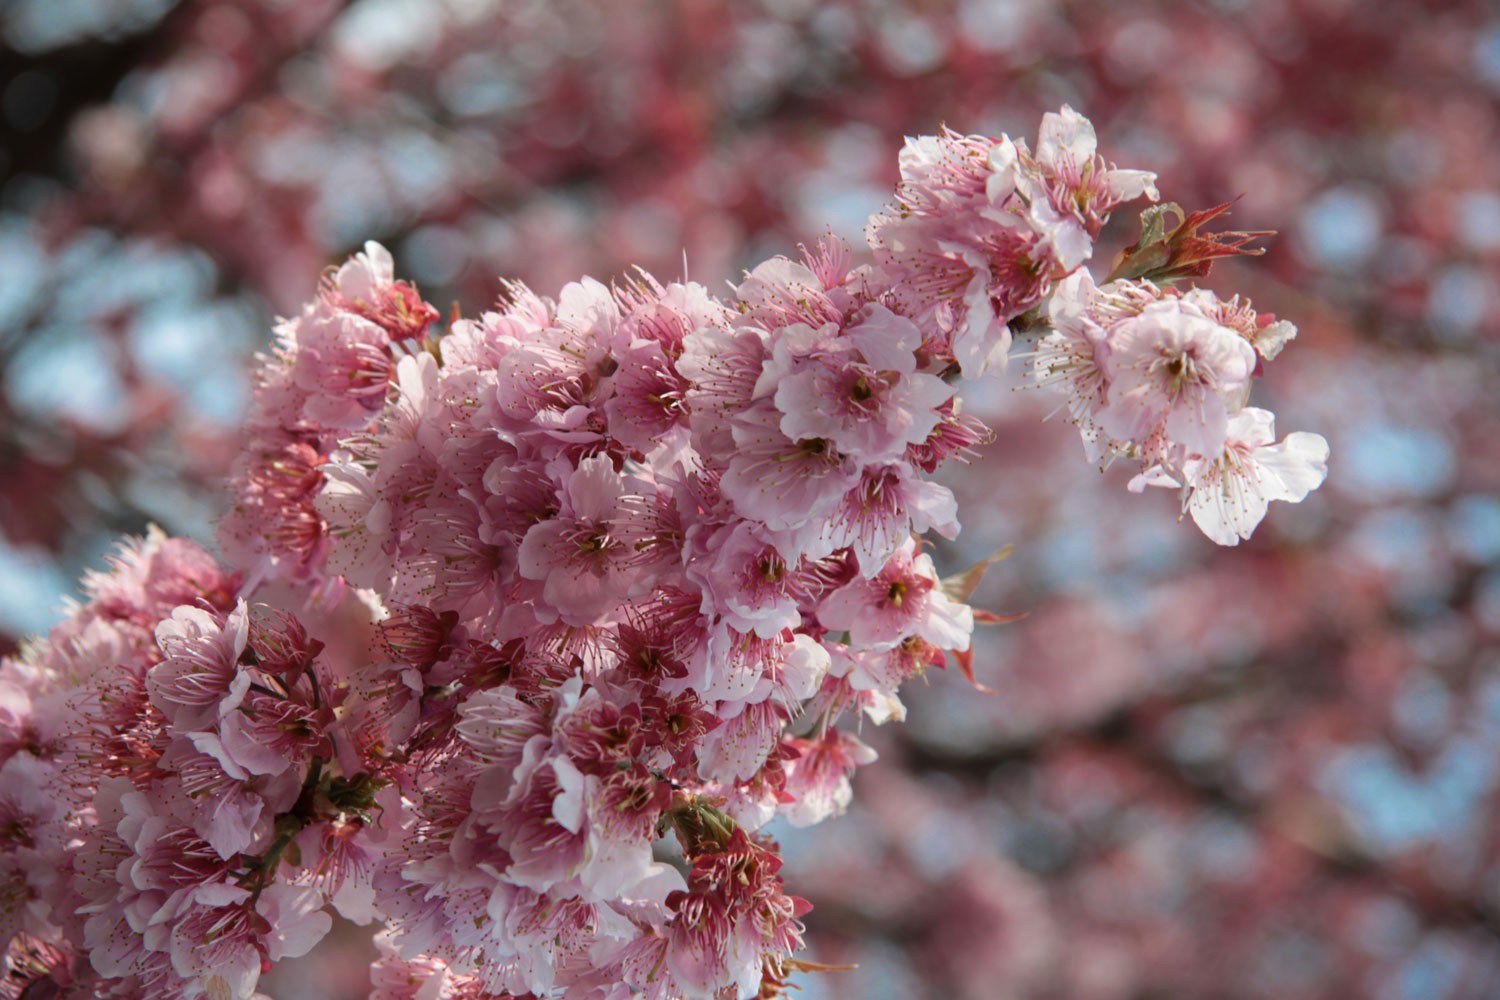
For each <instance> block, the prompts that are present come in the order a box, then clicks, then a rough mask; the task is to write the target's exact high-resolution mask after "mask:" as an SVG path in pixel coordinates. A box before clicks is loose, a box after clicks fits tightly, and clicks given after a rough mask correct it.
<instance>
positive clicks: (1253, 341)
mask: <svg viewBox="0 0 1500 1000" xmlns="http://www.w3.org/2000/svg"><path fill="white" fill-rule="evenodd" d="M1047 318H1048V322H1049V325H1050V327H1051V332H1050V333H1048V334H1047V336H1046V337H1044V338H1043V339H1042V340H1041V341H1040V343H1039V344H1038V345H1037V349H1036V353H1035V355H1034V357H1033V360H1032V375H1033V379H1034V382H1035V383H1036V384H1038V385H1043V386H1046V387H1048V388H1050V389H1052V390H1053V391H1056V392H1059V393H1061V394H1063V395H1065V396H1067V408H1068V413H1069V414H1070V415H1071V417H1072V419H1073V421H1074V422H1075V423H1076V424H1077V425H1078V430H1079V433H1080V434H1081V435H1082V437H1083V443H1084V447H1085V449H1086V450H1087V452H1088V455H1089V458H1090V459H1091V460H1096V461H1097V460H1112V459H1114V458H1119V457H1123V458H1130V459H1136V460H1139V461H1140V463H1141V467H1142V472H1141V473H1140V475H1138V476H1136V477H1135V478H1134V479H1133V480H1131V484H1130V488H1131V489H1132V490H1141V489H1144V488H1145V487H1146V486H1168V487H1176V488H1179V489H1181V490H1182V491H1183V500H1182V504H1183V509H1184V510H1185V511H1188V512H1190V513H1191V514H1192V516H1193V521H1194V522H1195V523H1196V524H1197V525H1198V527H1199V528H1201V529H1202V530H1203V533H1204V534H1205V535H1207V536H1208V537H1209V538H1211V539H1213V540H1214V541H1215V542H1217V543H1219V544H1220V545H1237V544H1239V542H1240V539H1242V538H1249V537H1250V534H1251V532H1253V531H1254V530H1255V526H1256V525H1257V524H1259V523H1260V521H1261V518H1263V517H1265V514H1266V507H1267V505H1268V504H1269V502H1270V501H1272V500H1289V501H1292V502H1293V503H1296V502H1298V501H1300V500H1302V499H1303V498H1304V497H1305V496H1307V494H1308V492H1309V491H1311V490H1313V489H1316V488H1317V487H1318V486H1319V485H1320V484H1321V483H1322V482H1323V477H1324V476H1325V475H1326V473H1327V461H1328V442H1326V441H1325V440H1323V438H1322V437H1321V436H1319V435H1317V434H1310V433H1307V432H1305V431H1299V432H1296V433H1293V434H1290V435H1288V436H1287V437H1286V439H1285V440H1284V441H1281V442H1280V443H1277V442H1276V434H1275V430H1274V427H1273V418H1272V415H1271V413H1270V411H1268V410H1262V409H1259V408H1257V407H1253V406H1247V405H1246V401H1247V399H1248V397H1249V394H1250V380H1251V378H1252V377H1253V376H1254V375H1256V374H1257V373H1258V372H1259V371H1260V370H1261V367H1262V365H1263V364H1264V362H1267V361H1270V360H1272V359H1273V358H1275V357H1276V356H1277V355H1278V354H1279V353H1281V349H1282V348H1283V347H1284V346H1285V345H1286V343H1287V341H1289V340H1291V339H1292V338H1293V337H1295V336H1296V333H1297V331H1296V329H1295V328H1294V327H1293V326H1292V325H1291V324H1290V323H1288V322H1286V321H1285V320H1277V319H1276V318H1275V317H1273V316H1257V315H1256V313H1255V310H1253V309H1252V308H1250V305H1249V304H1248V303H1245V302H1241V301H1240V300H1239V299H1238V297H1236V298H1233V299H1230V300H1228V301H1224V300H1221V299H1220V298H1218V296H1216V295H1214V293H1213V292H1210V291H1208V290H1207V289H1202V288H1193V289H1189V290H1187V291H1181V290H1179V289H1176V288H1173V287H1170V286H1158V285H1156V284H1153V283H1152V282H1150V281H1148V280H1133V281H1132V280H1117V281H1112V282H1110V283H1108V284H1106V285H1104V286H1103V287H1098V286H1096V285H1095V284H1094V282H1093V279H1092V278H1091V277H1090V275H1089V273H1088V272H1087V271H1082V270H1080V271H1077V272H1075V273H1074V274H1072V275H1070V276H1069V277H1068V278H1067V279H1065V280H1064V281H1063V282H1061V283H1060V284H1059V285H1058V288H1057V291H1056V294H1054V295H1053V297H1052V298H1051V300H1050V301H1049V302H1048V304H1047Z"/></svg>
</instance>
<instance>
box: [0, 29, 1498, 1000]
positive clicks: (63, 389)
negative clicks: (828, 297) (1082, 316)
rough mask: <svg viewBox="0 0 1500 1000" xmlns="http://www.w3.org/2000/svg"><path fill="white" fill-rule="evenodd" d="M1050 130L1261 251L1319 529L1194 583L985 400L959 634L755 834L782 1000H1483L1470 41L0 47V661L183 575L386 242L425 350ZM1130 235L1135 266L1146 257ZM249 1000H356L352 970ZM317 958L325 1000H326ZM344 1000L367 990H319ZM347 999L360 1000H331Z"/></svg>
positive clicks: (757, 244) (1287, 524)
mask: <svg viewBox="0 0 1500 1000" xmlns="http://www.w3.org/2000/svg"><path fill="white" fill-rule="evenodd" d="M1064 102H1066V103H1070V104H1072V105H1073V106H1074V107H1076V108H1078V109H1080V110H1082V111H1083V112H1084V113H1086V114H1087V115H1089V116H1090V117H1091V118H1092V119H1093V121H1094V122H1095V123H1096V125H1097V127H1098V130H1099V133H1100V146H1101V150H1102V151H1103V152H1104V154H1105V155H1106V157H1107V158H1109V159H1112V160H1114V161H1116V162H1118V163H1119V164H1120V165H1122V166H1129V167H1139V168H1146V169H1151V170H1155V171H1157V172H1158V173H1159V175H1160V187H1161V189H1162V191H1163V193H1164V194H1165V196H1166V197H1168V198H1169V199H1172V200H1176V201H1178V202H1180V203H1182V204H1183V205H1184V206H1185V207H1188V208H1202V207H1207V206H1209V205H1213V204H1217V203H1219V202H1223V201H1226V200H1229V199H1231V198H1234V197H1236V196H1242V198H1241V200H1240V201H1239V202H1238V204H1237V205H1236V207H1235V210H1234V216H1233V218H1232V219H1231V220H1230V221H1231V224H1232V225H1233V226H1234V227H1235V228H1245V229H1274V230H1279V235H1278V236H1276V237H1275V238H1274V239H1272V240H1271V241H1269V249H1270V252H1269V253H1268V254H1267V256H1266V257H1264V258H1262V259H1260V260H1255V261H1238V262H1230V263H1227V264H1223V265H1220V267H1219V268H1218V269H1216V271H1215V272H1214V274H1213V275H1212V277H1211V279H1210V280H1209V282H1208V284H1210V285H1212V286H1213V287H1215V288H1216V289H1217V290H1219V291H1220V292H1221V293H1223V294H1229V293H1232V292H1240V293H1244V294H1248V295H1249V296H1250V297H1251V298H1252V299H1253V301H1254V303H1255V305H1256V306H1257V308H1259V309H1260V310H1261V311H1262V312H1265V311H1271V312H1275V313H1277V314H1278V315H1280V316H1282V317H1284V318H1288V319H1291V320H1292V321H1293V322H1295V323H1296V324H1297V325H1298V327H1299V328H1300V330H1301V335H1300V337H1299V338H1298V340H1297V341H1296V343H1295V344H1293V345H1292V347H1291V349H1289V350H1288V351H1287V353H1286V354H1285V355H1283V356H1282V358H1281V359H1280V360H1278V361H1277V362H1276V363H1275V364H1274V365H1273V366H1272V367H1271V369H1270V371H1269V372H1268V375H1267V377H1266V378H1265V379H1264V380H1262V382H1261V384H1260V385H1259V386H1258V387H1257V390H1256V392H1257V397H1256V398H1257V401H1258V402H1259V403H1260V404H1261V405H1266V406H1269V407H1270V408H1272V409H1274V410H1276V412H1277V413H1278V417H1279V423H1280V427H1279V431H1280V432H1281V433H1285V432H1287V431H1290V430H1297V429H1305V430H1315V431H1318V432H1321V433H1322V434H1324V435H1325V436H1326V437H1327V438H1328V439H1329V441H1330V443H1331V444H1332V447H1333V460H1332V463H1331V469H1332V472H1331V475H1330V478H1329V481H1328V483H1327V485H1325V487H1324V488H1323V489H1322V490H1321V491H1320V492H1319V493H1316V494H1314V495H1313V496H1312V498H1311V499H1310V500H1309V501H1308V502H1306V503H1304V504H1302V505H1301V506H1299V507H1286V506H1285V505H1276V506H1275V507H1273V508H1272V512H1271V515H1270V517H1269V518H1268V519H1267V521H1266V522H1265V523H1264V524H1262V526H1261V528H1260V530H1259V532H1258V533H1257V535H1256V537H1255V539H1254V540H1253V541H1252V542H1250V543H1247V544H1245V545H1242V546H1240V547H1239V548H1238V549H1234V550H1218V549H1216V548H1215V547H1214V546H1213V545H1212V544H1210V543H1209V542H1207V541H1206V540H1205V539H1203V538H1202V537H1200V536H1199V534H1198V533H1197V531H1196V530H1194V528H1193V527H1192V526H1191V524H1178V523H1176V511H1175V507H1174V502H1173V498H1172V497H1171V496H1169V495H1168V494H1167V493H1166V492H1165V491H1162V492H1161V494H1160V495H1155V496H1148V497H1134V496H1131V495H1129V494H1126V493H1125V492H1124V482H1125V479H1126V478H1127V476H1126V473H1125V470H1123V469H1120V470H1114V471H1111V472H1110V473H1108V474H1106V475H1103V476H1101V475H1100V474H1099V473H1098V471H1097V470H1096V469H1095V468H1094V467H1092V466H1090V465H1089V464H1087V463H1086V462H1085V461H1084V460H1083V455H1082V450H1081V448H1080V447H1079V444H1078V442H1077V439H1076V435H1075V434H1074V432H1073V431H1072V430H1071V429H1070V428H1069V427H1067V426H1066V425H1061V424H1057V423H1042V422H1041V417H1042V416H1043V415H1044V413H1045V412H1046V410H1047V409H1050V407H1051V403H1050V401H1048V400H1046V399H1040V398H1032V397H1030V396H1028V395H1026V394H1018V393H1015V392H1013V391H1012V385H1011V384H1009V383H1006V382H997V383H996V384H995V385H993V386H992V387H989V388H988V389H984V390H982V391H980V392H977V393H976V394H975V395H974V398H973V399H972V400H971V405H972V406H973V407H975V408H976V409H979V410H981V411H982V412H983V413H984V414H986V415H987V417H988V418H989V419H990V420H991V422H992V423H993V424H994V426H995V427H996V429H997V431H998V438H997V441H996V442H995V444H994V445H992V446H991V447H989V448H988V449H986V451H985V453H984V455H983V457H982V459H981V460H979V461H977V462H975V463H974V464H973V465H971V466H969V467H966V468H961V469H958V470H956V471H952V472H950V473H949V474H948V482H949V484H950V485H951V486H952V487H953V488H954V489H955V490H956V491H957V492H958V493H959V495H960V505H961V507H960V509H961V513H962V518H963V521H964V525H965V527H964V532H963V534H962V536H961V537H960V544H954V545H945V546H944V547H943V548H942V549H941V550H940V555H941V556H942V557H943V558H944V559H945V560H946V563H947V567H948V568H949V569H957V568H959V567H961V566H963V565H966V564H967V563H969V562H972V561H974V560H976V559H978V558H981V557H983V556H984V555H987V554H988V553H990V552H991V551H993V550H994V549H996V548H998V547H1000V546H1001V545H1004V544H1007V543H1015V545H1016V554H1015V555H1014V556H1013V557H1012V558H1011V559H1010V560H1008V561H1006V562H1004V563H1001V564H1000V565H998V566H997V567H995V568H994V569H992V570H991V572H990V574H989V577H988V579H987V581H986V584H985V586H984V588H983V589H982V590H981V591H980V592H979V593H978V594H977V595H976V598H975V603H976V604H978V605H980V606H985V607H989V608H991V609H993V610H995V611H998V612H1002V613H1007V614H1009V613H1015V612H1021V611H1024V612H1027V613H1028V617H1027V618H1026V619H1025V620H1024V621H1022V622H1020V623H1018V624H1013V625H1008V626H1004V627H1002V628H999V629H995V630H992V631H990V632H987V633H986V634H985V635H984V636H983V637H982V639H981V642H980V645H979V652H978V655H977V656H976V667H977V673H978V675H979V677H980V679H981V680H982V681H983V682H984V683H986V684H987V685H988V686H990V687H992V688H994V689H995V690H996V692H997V693H996V694H994V695H992V696H987V697H979V696H976V695H975V694H974V693H973V692H972V691H971V689H970V688H968V687H967V686H966V685H965V684H964V682H963V680H962V678H959V677H957V676H949V675H944V674H935V675H931V676H930V677H929V683H928V685H927V686H926V687H919V689H917V690H914V691H912V692H911V696H910V698H909V699H908V701H909V705H910V717H909V720H908V724H907V725H905V726H891V727H887V728H886V729H885V730H873V729H869V728H867V731H866V732H865V733H864V736H865V738H866V739H867V740H868V741H870V742H872V743H873V744H874V745H875V746H876V747H877V748H878V749H879V751H880V753H881V755H882V758H883V759H882V760H881V762H880V763H878V764H877V765H874V766H872V767H869V768H867V769H865V771H863V772H862V773H861V774H860V776H859V777H858V779H857V781H856V795H855V804H854V805H853V807H852V808H851V809H850V811H849V813H848V814H847V815H846V816H844V817H843V818H840V819H838V820H834V821H830V822H828V823H825V824H824V825H822V826H820V827H818V828H816V829H814V830H811V831H795V830H791V829H786V828H783V829H781V830H780V831H779V833H780V835H781V836H782V838H783V845H784V848H785V850H786V852H787V855H788V857H789V872H788V883H789V886H790V887H791V888H792V891H795V892H799V893H800V894H802V895H804V896H807V897H809V898H810V899H811V900H812V901H813V902H814V904H815V905H816V909H815V910H814V911H813V913H812V914H811V916H810V918H809V926H810V928H811V941H812V946H811V956H810V957H812V958H815V959H818V960H820V961H824V962H838V963H844V962H847V963H856V964H857V965H858V968H857V969H855V970H853V971H848V972H841V973H828V974H823V975H818V976H811V977H804V978H803V979H802V981H801V985H802V988H803V993H802V995H803V996H804V997H806V998H810V1000H813V998H838V1000H844V998H849V1000H854V998H860V1000H883V998H892V1000H895V998H901V1000H913V998H933V1000H939V998H958V1000H1009V998H1016V1000H1026V998H1070V1000H1072V998H1078V1000H1156V998H1276V1000H1314V998H1329V1000H1335V998H1338V1000H1343V998H1350V997H1370V998H1377V1000H1440V998H1441V1000H1447V998H1452V1000H1458V998H1490V997H1497V996H1500V936H1497V934H1500V378H1497V343H1500V280H1497V279H1500V10H1497V9H1496V8H1494V7H1493V6H1491V5H1490V4H1487V3H1483V2H1478V0H1475V2H1463V0H1450V2H1446V3H1444V2H1436V0H1428V2H1422V0H1383V2H1381V3H1378V4H1375V3H1360V2H1356V0H1214V2H1207V0H1202V2H1175V0H1174V2H1169V0H1155V2H1152V0H1140V2H1135V0H1132V2H1128V3H1117V2H1107V0H1092V2H1090V0H1066V2H1053V0H739V2H730V0H610V2H606V0H348V2H340V0H7V2H6V3H4V4H0V389H3V391H0V651H3V650H5V649H10V648H13V647H14V645H15V643H16V641H17V639H18V637H19V636H21V635H23V634H25V633H27V632H32V631H37V630H44V629H45V628H46V627H47V626H48V625H49V623H50V622H51V621H53V620H54V619H55V617H56V615H57V614H58V612H57V607H58V603H59V595H63V594H66V593H68V592H70V591H71V589H72V587H73V581H74V580H75V578H76V577H77V575H78V573H79V571H80V570H81V569H82V568H83V567H85V566H88V565H97V564H98V563H99V560H100V558H101V556H102V553H103V552H105V551H106V550H107V548H108V547H109V545H110V544H111V542H112V540H113V539H114V538H115V537H116V536H117V535H118V534H120V533H121V532H140V531H142V530H143V529H144V527H145V526H146V524H148V523H150V522H155V523H157V524H160V525H162V526H163V527H164V528H165V529H166V530H168V531H169V532H173V533H179V534H186V535H189V536H191V537H194V538H196V539H198V540H200V541H204V542H208V541H211V539H212V525H213V522H214V519H215V517H216V516H217V515H218V513H219V512H220V511H221V510H222V509H223V507H224V499H223V496H222V494H221V481H222V477H223V476H224V474H225V472H226V470H227V467H228V463H229V461H230V459H231V457H232V455H233V450H234V447H235V432H234V428H235V426H236V421H237V419H238V416H239V414H240V412H241V409H242V407H243V406H244V403H245V399H246V394H247V386H246V378H245V372H246V367H247V363H248V360H249V358H250V356H251V354H252V353H253V352H254V351H255V350H257V349H260V348H262V347H263V346H264V345H265V344H266V343H267V341H268V337H269V328H270V324H271V322H272V320H273V318H274V317H275V316H276V315H278V314H286V313H289V312H291V311H293V310H295V309H296V308H297V307H298V304H299V303H300V302H301V301H303V300H304V299H306V298H308V297H309V296H310V294H311V293H312V291H313V289H314V286H315V283H316V279H317V276H318V274H319V272H320V271H321V270H322V269H323V268H325V267H326V266H328V265H331V264H336V263H338V262H339V261H341V260H342V259H343V258H344V257H345V256H346V255H347V254H349V253H350V252H352V251H353V250H355V249H357V248H358V247H359V245H360V244H361V243H362V242H363V241H364V240H366V239H371V238H373V239H378V240H380V241H382V242H384V243H386V244H387V245H388V246H390V247H391V248H392V249H393V251H394V252H395V255H396V260H397V269H398V273H400V274H402V275H404V276H407V277H410V278H413V279H415V280H416V282H417V283H418V284H419V286H420V287H421V289H422V291H423V292H424V294H425V296H426V298H427V299H428V300H429V301H432V302H434V303H437V304H438V305H439V306H440V308H444V309H445V310H446V308H447V305H448V304H449V303H450V302H455V301H456V302H461V303H463V306H464V309H465V311H466V312H468V313H470V314H473V313H476V312H477V311H479V310H480V309H481V308H483V307H484V306H485V305H487V304H488V303H489V301H490V300H491V299H492V298H493V296H494V294H495V292H496V289H497V285H496V279H497V277H499V276H502V275H503V276H507V277H513V278H519V279H521V280H523V281H525V282H527V283H529V284H531V285H532V286H533V287H534V288H536V289H537V290H539V291H541V292H543V293H547V294H554V293H555V292H556V291H557V289H558V288H559V287H560V286H561V284H562V283H563V282H565V281H567V280H570V279H573V278H575V277H578V276H581V275H583V274H591V275H594V276H596V277H599V278H602V279H607V278H608V277H610V276H613V275H619V274H621V273H623V272H624V271H625V269H626V268H627V267H628V266H629V265H631V264H640V265H642V266H644V267H646V268H648V269H650V270H652V271H654V272H655V273H657V274H658V275H659V276H661V277H663V278H664V279H671V278H676V277H680V276H682V275H683V274H684V273H686V275H687V276H688V277H690V278H692V279H694V280H697V281H700V282H702V283H704V284H707V285H708V286H710V287H711V288H713V289H716V290H719V291H723V290H725V282H726V281H728V280H731V279H734V278H736V277H737V276H738V275H739V273H740V272H741V270H742V269H743V268H745V267H748V266H752V265H753V264H754V263H756V262H758V261H759V260H761V259H763V258H765V257H767V256H770V255H772V254H775V253H782V252H793V250H794V247H795V245H796V244H797V243H798V242H799V241H804V240H810V239H812V238H815V237H816V236H818V235H820V234H821V233H823V232H826V231H831V232H833V233H834V234H836V235H841V236H843V237H845V238H847V239H849V240H851V241H852V242H854V243H855V244H856V246H857V245H859V243H860V241H861V240H860V231H861V228H862V226H863V223H864V220H865V218H866V216H867V215H868V213H869V212H871V211H872V210H873V209H875V208H876V207H877V206H878V205H879V204H880V203H881V201H882V200H883V199H884V198H885V197H886V196H887V195H888V194H889V191H890V188H891V185H892V184H893V182H894V180H895V176H896V152H897V150H898V149H899V146H900V142H901V137H902V136H903V135H908V134H918V133H923V132H931V131H933V130H934V129H936V128H937V127H938V126H939V125H940V124H941V123H943V122H946V123H947V124H949V125H951V126H952V127H954V128H956V129H958V130H960V131H976V132H986V133H989V134H992V135H998V134H1000V133H1001V132H1006V133H1009V134H1011V135H1012V136H1018V137H1021V136H1024V137H1031V138H1032V139H1033V141H1034V135H1035V130H1036V127H1037V124H1038V122H1039V120H1040V115H1041V113H1042V112H1043V111H1046V110H1049V109H1056V108H1057V107H1058V106H1059V105H1061V104H1063V103H1064ZM1117 224H1119V225H1120V228H1119V230H1118V234H1119V236H1120V238H1121V239H1125V238H1127V236H1128V234H1129V233H1130V231H1131V230H1132V227H1133V224H1134V220H1133V219H1131V218H1129V217H1128V213H1126V214H1125V215H1122V217H1121V218H1120V219H1119V220H1118V222H1117ZM340 940H342V941H345V942H349V943H348V944H347V950H346V951H343V952H340V951H339V948H340V944H339V943H338V942H337V941H335V942H330V944H329V945H328V946H327V947H326V950H325V951H324V952H322V953H321V954H322V955H323V958H321V959H320V960H319V961H316V962H313V963H311V964H308V965H305V966H304V967H303V968H302V969H301V970H300V971H299V972H298V973H297V975H296V976H295V977H290V979H289V980H288V979H283V980H282V982H281V983H280V984H279V985H274V986H270V987H268V988H269V990H270V992H272V993H273V994H274V995H275V996H276V997H278V998H280V1000H298V998H335V997H346V996H348V997H353V996H363V995H364V986H363V982H364V977H363V972H362V971H361V970H360V969H359V968H357V966H358V965H359V963H362V962H364V961H365V960H366V956H367V954H368V953H367V952H366V951H364V950H362V947H363V946H361V945H360V944H359V942H358V935H357V934H353V933H351V934H349V935H348V936H347V937H344V938H341V939H340ZM341 955H342V956H343V959H342V962H343V964H341V962H340V956H341ZM341 977H347V979H345V980H344V982H345V983H346V985H340V981H341ZM347 983H352V986H351V985H347Z"/></svg>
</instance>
